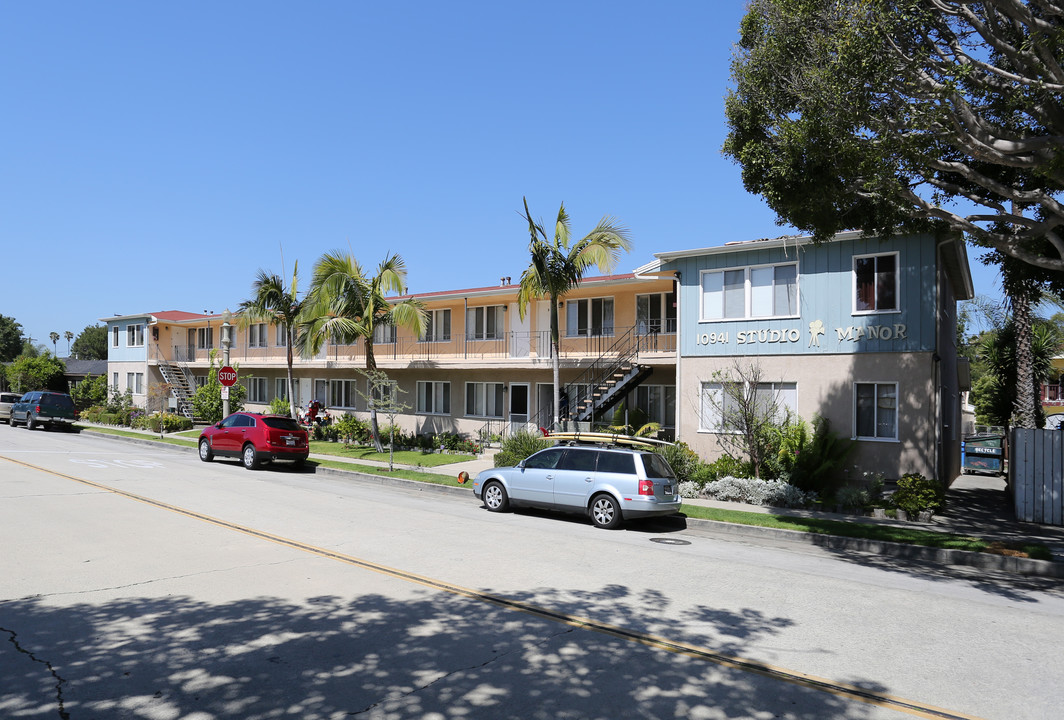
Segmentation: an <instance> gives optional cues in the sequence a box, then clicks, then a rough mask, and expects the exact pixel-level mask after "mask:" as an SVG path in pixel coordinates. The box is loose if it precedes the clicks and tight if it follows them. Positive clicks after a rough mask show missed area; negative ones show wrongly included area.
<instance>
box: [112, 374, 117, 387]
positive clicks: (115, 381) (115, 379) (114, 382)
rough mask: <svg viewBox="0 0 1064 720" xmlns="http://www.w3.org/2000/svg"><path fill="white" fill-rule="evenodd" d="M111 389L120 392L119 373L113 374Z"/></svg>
mask: <svg viewBox="0 0 1064 720" xmlns="http://www.w3.org/2000/svg"><path fill="white" fill-rule="evenodd" d="M111 387H112V388H113V389H114V390H118V373H117V372H113V373H111Z"/></svg>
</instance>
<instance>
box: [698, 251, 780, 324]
mask: <svg viewBox="0 0 1064 720" xmlns="http://www.w3.org/2000/svg"><path fill="white" fill-rule="evenodd" d="M701 281H702V318H701V319H702V320H745V319H749V318H771V317H793V316H795V315H797V314H798V265H797V264H796V263H789V264H786V265H766V266H761V267H747V268H735V269H732V270H707V271H704V272H703V273H702V279H701Z"/></svg>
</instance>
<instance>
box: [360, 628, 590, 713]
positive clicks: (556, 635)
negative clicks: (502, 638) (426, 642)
mask: <svg viewBox="0 0 1064 720" xmlns="http://www.w3.org/2000/svg"><path fill="white" fill-rule="evenodd" d="M576 630H577V628H568V629H566V630H562V631H561V632H556V633H553V634H551V635H548V636H547V637H545V638H543V639H542V640H540V641H539V642H537V643H534V644H533V647H542V646H544V645H546V644H548V643H551V642H553V641H554V640H556V639H557V638H559V637H561V636H562V635H568V634H569V633H572V632H576ZM525 649H526V648H524V647H522V648H514V649H512V650H507V651H506V652H504V653H502V654H501V655H496V656H495V657H492V658H488V659H487V660H485V661H484V662H482V663H477V664H476V665H469V666H467V667H463V668H458V669H457V670H451V671H450V672H448V673H444V674H443V675H440V676H439V677H438V678H436V679H435V680H433V681H432V682H430V683H425V684H424V685H419V686H418V687H415V688H412V689H411V690H409V691H407V692H404V693H401V694H399V695H397V696H392V697H388V698H384V699H382V700H378V701H377V702H375V703H373V704H372V705H367V706H366V707H364V708H362V709H361V710H355V711H354V712H349V713H347V716H348V717H354V716H355V715H362V714H363V713H366V712H369V711H370V710H373V709H374V708H376V707H378V706H380V705H381V703H385V702H392V701H395V700H402V699H403V698H407V697H410V696H411V695H416V694H417V693H419V692H421V691H422V690H426V689H428V688H430V687H432V686H433V685H435V684H437V683H439V682H440V681H442V680H446V679H447V678H449V677H452V676H454V675H457V674H458V673H464V672H469V671H470V670H479V669H480V668H482V667H487V666H488V665H491V664H492V663H496V662H498V661H499V660H501V659H503V658H504V657H507V656H509V655H513V654H514V653H516V652H520V651H523V650H525Z"/></svg>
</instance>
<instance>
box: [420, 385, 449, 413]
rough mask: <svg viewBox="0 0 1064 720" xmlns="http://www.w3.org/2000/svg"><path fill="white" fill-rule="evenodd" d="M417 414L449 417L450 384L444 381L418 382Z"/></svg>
mask: <svg viewBox="0 0 1064 720" xmlns="http://www.w3.org/2000/svg"><path fill="white" fill-rule="evenodd" d="M440 406H444V407H440ZM417 414H418V415H450V414H451V383H450V382H449V381H446V380H418V381H417Z"/></svg>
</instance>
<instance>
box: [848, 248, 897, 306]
mask: <svg viewBox="0 0 1064 720" xmlns="http://www.w3.org/2000/svg"><path fill="white" fill-rule="evenodd" d="M853 277H854V289H853V311H854V312H857V313H864V312H867V313H874V312H894V311H896V310H897V309H898V253H890V254H888V255H864V256H859V257H855V258H854V259H853Z"/></svg>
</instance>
